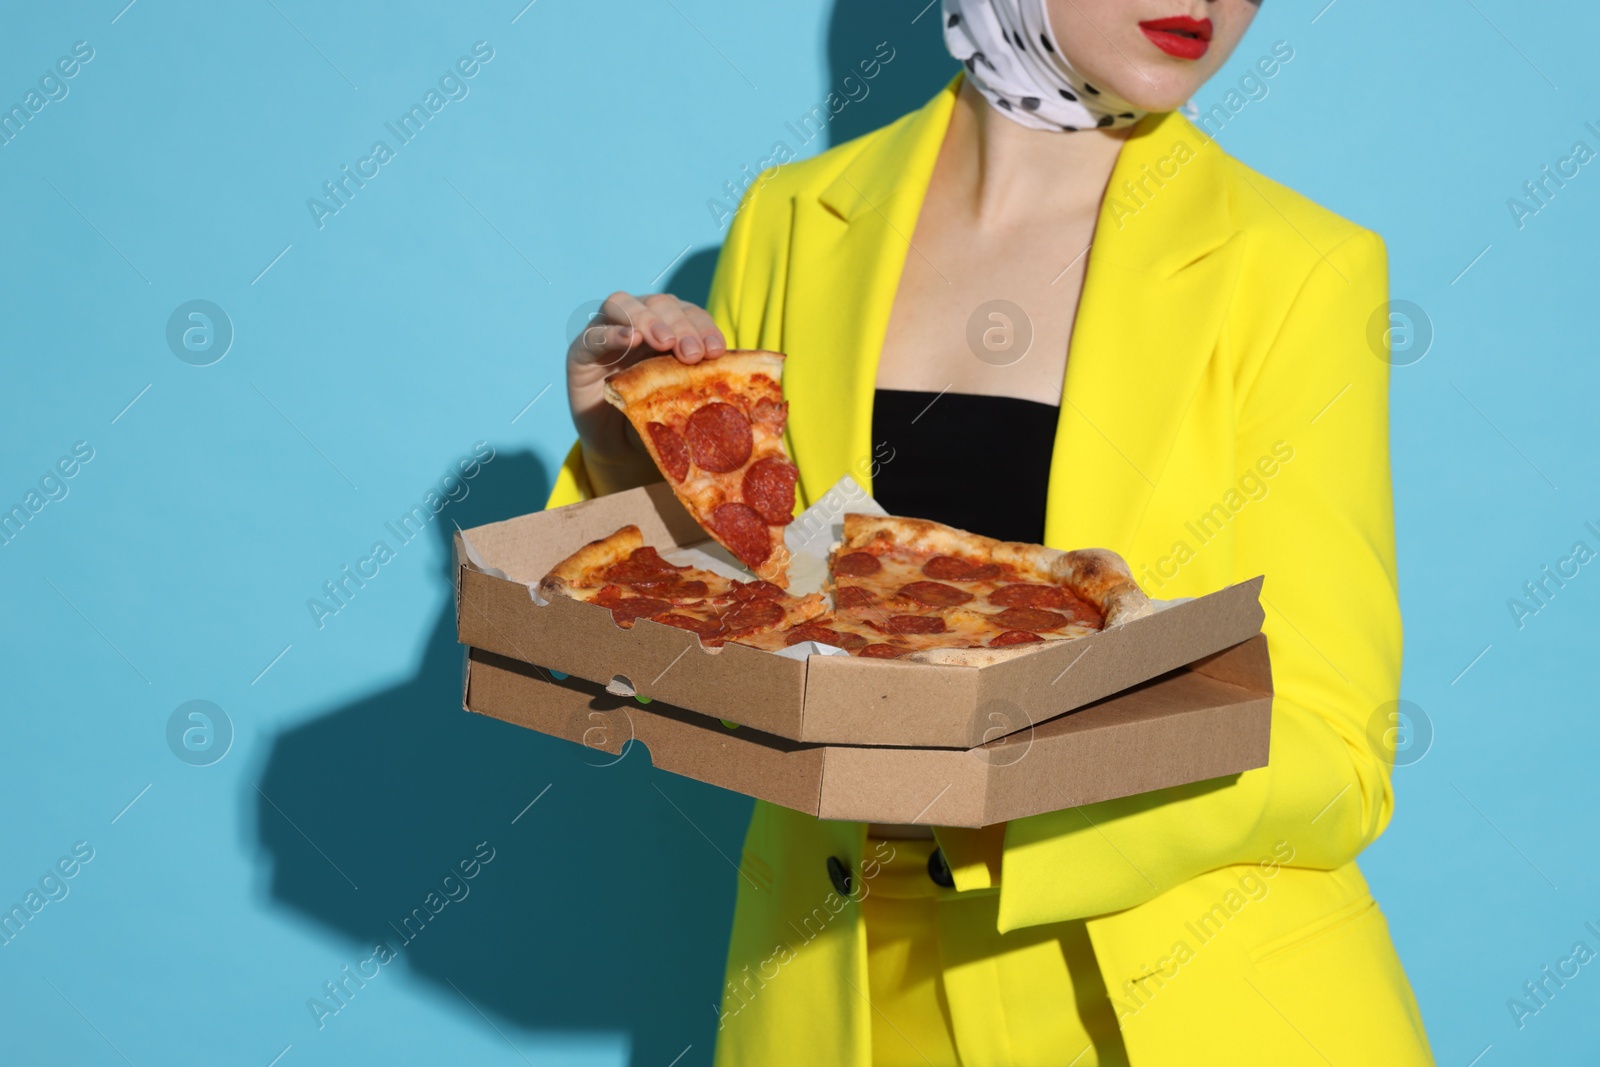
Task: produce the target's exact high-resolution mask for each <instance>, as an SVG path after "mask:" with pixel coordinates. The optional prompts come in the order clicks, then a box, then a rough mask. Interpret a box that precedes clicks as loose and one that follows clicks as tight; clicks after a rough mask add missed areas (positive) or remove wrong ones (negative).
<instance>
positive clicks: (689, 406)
mask: <svg viewBox="0 0 1600 1067" xmlns="http://www.w3.org/2000/svg"><path fill="white" fill-rule="evenodd" d="M782 378H783V356H782V355H780V354H778V353H776V352H756V351H736V352H728V353H726V354H724V355H721V356H718V357H717V358H715V359H708V360H703V361H701V362H699V363H696V364H694V365H692V366H689V365H685V364H683V363H680V362H678V360H676V359H675V358H673V357H672V356H657V357H654V358H652V359H647V360H644V361H642V362H640V363H636V364H634V365H633V366H632V367H629V368H628V369H627V370H625V371H622V372H621V373H618V374H614V375H612V376H611V377H610V378H608V379H607V380H606V400H607V401H609V402H610V403H611V404H612V405H613V406H615V407H617V408H619V409H620V410H621V411H622V413H623V414H624V415H625V416H627V418H628V421H629V422H630V423H632V424H633V427H634V429H635V430H637V431H638V433H639V438H640V439H641V440H642V441H643V442H644V445H645V448H646V449H647V450H648V451H649V453H650V458H651V459H653V460H655V463H656V466H657V467H659V468H660V469H661V472H662V474H664V475H666V479H667V484H669V485H670V486H672V490H673V492H674V493H676V494H677V496H678V499H679V500H681V501H682V502H683V505H684V507H686V508H687V509H688V510H689V514H690V515H692V516H694V518H695V521H697V522H698V523H699V524H700V525H701V526H702V527H704V528H705V530H706V532H707V533H709V534H710V535H711V536H712V537H714V538H715V539H716V540H717V541H718V542H719V543H720V544H721V545H722V546H723V547H724V548H726V549H727V550H728V551H729V552H731V553H733V555H734V556H735V557H736V558H737V559H738V560H740V562H742V563H744V564H745V566H747V567H749V568H750V570H751V571H753V572H754V573H755V574H756V576H757V577H759V578H761V579H763V580H765V581H768V582H771V583H773V584H774V585H777V586H780V587H783V588H787V587H788V585H789V577H788V568H789V550H788V549H787V548H786V547H785V546H784V543H783V531H784V527H785V526H787V525H788V524H789V523H790V522H792V521H793V519H794V506H795V484H796V482H797V481H798V478H799V472H798V471H797V470H796V469H795V466H794V464H793V463H792V462H791V461H790V459H789V454H788V452H787V451H786V450H785V449H784V446H783V427H784V423H785V421H786V420H787V418H788V405H787V404H785V403H784V400H783V387H782V384H781V382H782Z"/></svg>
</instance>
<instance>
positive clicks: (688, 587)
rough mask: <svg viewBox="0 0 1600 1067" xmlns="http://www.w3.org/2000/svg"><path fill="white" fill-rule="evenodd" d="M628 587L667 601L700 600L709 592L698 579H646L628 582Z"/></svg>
mask: <svg viewBox="0 0 1600 1067" xmlns="http://www.w3.org/2000/svg"><path fill="white" fill-rule="evenodd" d="M628 584H629V585H631V586H633V588H635V589H637V590H638V591H639V592H641V593H644V594H645V595H647V596H658V597H665V598H666V599H668V600H679V601H682V600H700V599H702V598H703V597H705V595H706V594H707V593H709V592H710V591H711V590H710V589H709V588H708V587H707V586H706V583H705V582H702V581H701V580H700V579H698V578H691V579H689V580H687V581H684V580H681V579H678V578H648V579H645V580H643V581H638V582H629V583H628Z"/></svg>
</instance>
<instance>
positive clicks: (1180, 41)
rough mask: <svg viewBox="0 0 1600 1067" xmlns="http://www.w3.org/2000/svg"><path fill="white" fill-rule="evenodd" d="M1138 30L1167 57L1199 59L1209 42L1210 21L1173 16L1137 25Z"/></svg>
mask: <svg viewBox="0 0 1600 1067" xmlns="http://www.w3.org/2000/svg"><path fill="white" fill-rule="evenodd" d="M1139 29H1141V30H1143V31H1144V35H1145V36H1146V37H1148V38H1150V42H1151V43H1152V44H1154V45H1155V46H1156V47H1157V48H1159V49H1161V50H1162V51H1163V52H1165V53H1166V54H1167V55H1169V56H1176V57H1177V58H1179V59H1199V58H1200V57H1201V56H1203V55H1205V54H1206V49H1207V48H1209V47H1210V43H1209V42H1210V41H1211V20H1210V19H1192V18H1189V17H1188V16H1187V15H1175V16H1173V17H1172V18H1167V19H1151V20H1149V21H1148V22H1141V23H1139Z"/></svg>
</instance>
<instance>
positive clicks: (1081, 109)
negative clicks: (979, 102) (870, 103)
mask: <svg viewBox="0 0 1600 1067" xmlns="http://www.w3.org/2000/svg"><path fill="white" fill-rule="evenodd" d="M1046 3H1047V0H944V43H945V47H947V48H949V49H950V54H951V55H953V56H955V57H956V58H957V59H959V60H960V61H961V62H962V63H963V64H964V65H965V66H966V68H967V80H968V81H970V82H972V87H973V88H974V89H977V90H978V91H979V92H980V93H982V94H983V96H984V98H985V99H986V100H988V101H989V103H990V104H992V105H993V106H994V107H995V109H996V110H998V111H999V112H1001V113H1002V114H1003V115H1005V116H1006V117H1007V118H1009V119H1013V120H1015V121H1017V122H1020V123H1021V124H1022V125H1024V126H1029V127H1032V128H1033V129H1036V130H1066V131H1068V132H1075V131H1077V130H1087V129H1093V128H1095V127H1114V126H1131V125H1133V124H1134V123H1135V122H1138V121H1139V119H1141V118H1143V117H1144V115H1145V112H1144V111H1142V110H1140V109H1139V108H1136V107H1134V106H1133V105H1131V104H1129V103H1128V102H1127V101H1125V100H1121V99H1118V98H1117V97H1115V96H1113V95H1111V94H1110V93H1108V92H1106V91H1104V90H1102V89H1100V88H1097V87H1096V86H1093V85H1090V84H1089V83H1088V82H1087V81H1085V80H1084V79H1083V76H1082V75H1080V74H1079V73H1078V72H1077V71H1075V70H1073V69H1072V64H1071V63H1068V62H1067V57H1066V56H1065V55H1063V54H1062V52H1061V49H1060V47H1059V46H1058V45H1057V44H1056V39H1055V34H1054V32H1053V31H1052V30H1051V29H1050V14H1049V11H1048V10H1046Z"/></svg>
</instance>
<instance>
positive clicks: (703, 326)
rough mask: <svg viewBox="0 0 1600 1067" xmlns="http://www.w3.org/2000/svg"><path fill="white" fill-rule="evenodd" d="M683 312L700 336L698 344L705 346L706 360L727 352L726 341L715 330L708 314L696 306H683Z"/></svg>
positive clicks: (715, 325)
mask: <svg viewBox="0 0 1600 1067" xmlns="http://www.w3.org/2000/svg"><path fill="white" fill-rule="evenodd" d="M683 312H684V314H685V315H687V316H688V317H689V324H690V325H691V326H692V327H693V328H694V330H695V332H696V333H698V334H699V335H700V343H701V344H702V345H704V346H705V350H706V358H707V359H715V358H716V357H717V356H720V355H722V353H724V352H726V351H727V350H728V339H727V338H726V337H724V336H723V335H722V331H721V330H719V329H717V324H716V323H715V322H713V321H712V320H711V314H710V312H708V311H706V310H705V309H704V308H702V307H700V306H699V305H697V304H688V303H685V304H684V305H683Z"/></svg>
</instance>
